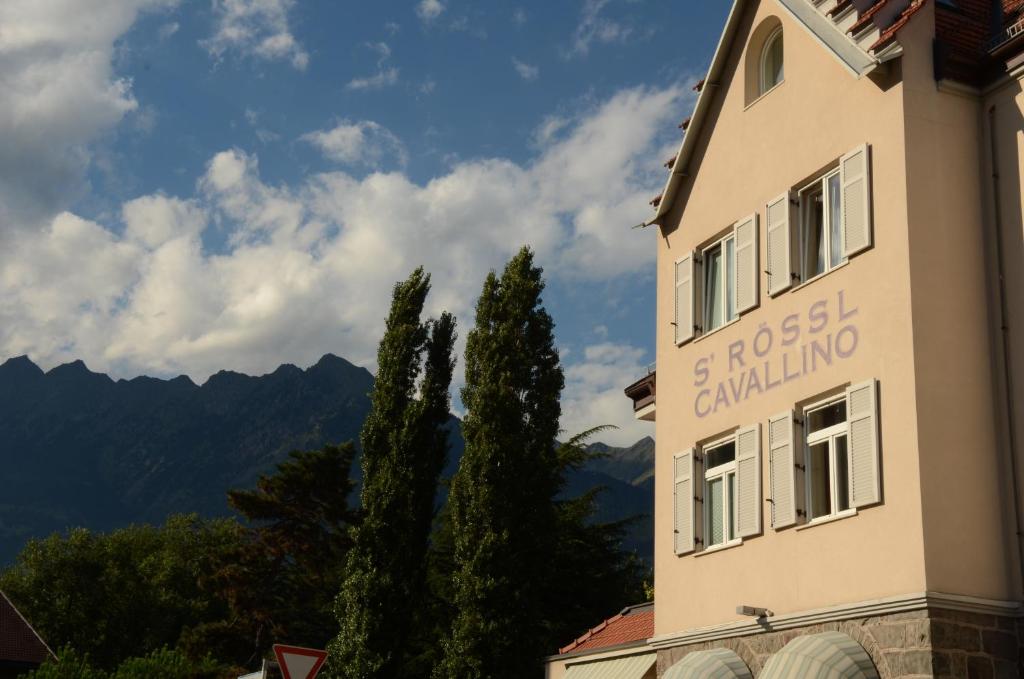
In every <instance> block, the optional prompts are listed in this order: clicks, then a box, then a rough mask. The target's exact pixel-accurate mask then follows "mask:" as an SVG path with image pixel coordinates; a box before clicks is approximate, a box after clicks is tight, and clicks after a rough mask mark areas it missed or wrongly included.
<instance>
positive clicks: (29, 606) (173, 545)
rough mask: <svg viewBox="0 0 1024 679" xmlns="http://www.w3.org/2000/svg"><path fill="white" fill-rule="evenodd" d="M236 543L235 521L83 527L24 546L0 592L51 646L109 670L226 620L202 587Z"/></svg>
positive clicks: (177, 519) (0, 579) (2, 577)
mask: <svg viewBox="0 0 1024 679" xmlns="http://www.w3.org/2000/svg"><path fill="white" fill-rule="evenodd" d="M241 539H242V537H241V531H240V529H239V527H238V525H237V523H236V522H235V521H232V520H228V519H220V520H214V521H202V520H200V519H198V518H197V517H195V516H194V515H192V516H174V517H171V518H170V519H168V521H167V523H166V524H165V525H164V526H163V527H162V528H155V527H152V526H131V527H129V528H124V529H121V530H118V531H114V532H113V533H110V534H106V535H104V534H97V533H92V532H90V531H88V530H85V529H82V528H80V529H77V530H74V531H72V532H71V533H69V534H68V535H67V536H61V535H52V536H50V537H49V538H46V539H44V540H34V541H32V542H30V543H29V544H28V546H27V547H26V548H25V549H24V550H23V551H22V553H21V554H20V555H19V556H18V560H17V562H16V563H15V565H14V566H13V567H11V568H9V569H7V570H6V571H4V572H3V573H2V574H0V589H2V590H3V591H4V592H5V593H6V594H7V595H8V596H9V597H10V599H11V601H12V602H13V603H14V604H15V606H17V607H18V609H19V610H20V611H21V612H22V613H23V614H24V615H25V617H26V618H27V619H29V620H31V621H32V624H33V626H34V627H35V628H36V630H38V631H39V633H40V634H41V635H42V637H43V638H44V639H46V640H47V642H49V643H50V644H51V645H52V646H53V647H63V646H71V647H73V648H74V649H76V650H77V651H78V652H79V653H83V654H88V655H89V657H90V658H91V662H92V664H94V665H95V666H96V667H97V668H99V669H104V670H109V669H113V668H115V667H116V666H117V665H118V664H120V663H121V661H122V660H123V659H124V658H128V657H132V656H135V655H138V654H145V653H148V652H150V651H151V650H155V649H159V648H160V647H162V646H174V645H176V644H177V642H178V637H179V635H180V634H181V632H182V629H185V628H188V627H190V626H192V625H195V624H197V623H201V622H203V621H206V620H217V619H221V618H223V617H224V615H225V614H226V612H227V611H226V607H224V606H223V604H221V603H220V602H218V601H216V600H213V599H211V597H209V596H208V595H207V594H206V593H205V592H203V591H202V589H201V588H200V586H199V585H198V580H199V578H200V576H201V575H202V574H204V573H208V572H210V570H211V569H213V568H214V566H215V564H217V563H219V562H220V560H221V559H222V557H223V555H224V554H227V553H229V552H231V551H233V550H235V549H237V547H238V545H239V544H240V542H241Z"/></svg>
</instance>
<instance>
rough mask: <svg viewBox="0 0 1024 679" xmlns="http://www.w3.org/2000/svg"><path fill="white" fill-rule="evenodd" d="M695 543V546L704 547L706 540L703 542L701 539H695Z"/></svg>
mask: <svg viewBox="0 0 1024 679" xmlns="http://www.w3.org/2000/svg"><path fill="white" fill-rule="evenodd" d="M693 542H694V543H695V544H698V545H703V544H704V540H702V539H701V538H694V539H693Z"/></svg>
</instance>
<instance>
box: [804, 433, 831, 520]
mask: <svg viewBox="0 0 1024 679" xmlns="http://www.w3.org/2000/svg"><path fill="white" fill-rule="evenodd" d="M808 452H809V455H808V457H809V459H808V460H807V462H808V465H807V466H808V469H807V478H808V481H809V483H810V484H811V506H810V508H809V509H810V518H811V519H816V518H818V517H819V516H827V515H828V514H831V513H832V493H831V490H830V489H829V459H828V458H829V455H828V441H822V442H821V443H818V444H816V445H813V446H811V447H810V450H809V451H808Z"/></svg>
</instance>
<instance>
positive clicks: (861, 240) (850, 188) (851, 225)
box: [839, 144, 871, 257]
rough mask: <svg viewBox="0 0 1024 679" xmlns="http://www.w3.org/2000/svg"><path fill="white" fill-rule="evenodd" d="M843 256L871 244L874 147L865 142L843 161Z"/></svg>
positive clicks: (841, 179) (840, 172) (840, 165)
mask: <svg viewBox="0 0 1024 679" xmlns="http://www.w3.org/2000/svg"><path fill="white" fill-rule="evenodd" d="M839 174H840V177H839V183H840V185H841V187H842V188H841V196H840V204H841V205H842V214H843V224H842V226H843V256H845V257H850V256H852V255H855V254H857V253H858V252H861V251H863V250H867V249H868V248H869V247H871V148H870V147H869V146H868V145H867V144H864V145H863V146H859V147H857V148H856V149H854V150H853V151H850V152H849V153H847V154H846V155H845V156H843V157H842V159H841V160H840V161H839Z"/></svg>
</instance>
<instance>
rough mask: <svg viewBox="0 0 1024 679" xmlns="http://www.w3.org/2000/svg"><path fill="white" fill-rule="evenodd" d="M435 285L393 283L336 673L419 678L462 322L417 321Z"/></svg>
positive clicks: (422, 279)
mask: <svg viewBox="0 0 1024 679" xmlns="http://www.w3.org/2000/svg"><path fill="white" fill-rule="evenodd" d="M429 290H430V276H429V275H428V274H425V273H424V272H423V269H422V268H419V269H416V271H414V272H413V273H412V275H410V276H409V278H408V279H407V280H405V281H404V282H401V283H398V284H396V285H395V288H394V293H393V296H392V302H391V311H390V314H389V315H388V319H387V325H386V330H385V333H384V337H383V339H381V342H380V346H379V349H378V354H377V365H378V372H377V379H376V382H375V384H374V388H373V394H372V400H371V408H370V413H369V415H368V417H367V419H366V422H365V423H364V425H363V430H362V433H361V437H360V438H361V443H362V469H363V488H362V504H363V517H362V522H361V523H360V525H359V526H358V527H356V528H355V529H354V531H353V542H354V544H353V546H352V548H351V550H350V551H349V554H348V560H347V564H346V575H345V581H344V584H343V585H342V588H341V592H340V593H339V595H338V597H337V599H336V601H335V613H336V615H337V617H338V622H339V625H340V631H339V633H338V636H337V638H336V639H335V640H334V641H333V642H332V643H331V644H330V647H329V650H330V656H329V657H330V661H329V662H330V665H331V667H330V668H329V672H330V673H332V674H333V675H334V676H337V677H346V678H351V679H355V678H357V677H358V678H360V679H369V678H372V677H381V678H383V677H387V678H388V679H394V678H396V677H399V678H401V677H407V676H413V670H412V669H411V668H410V662H411V657H412V656H413V655H414V653H415V649H412V648H410V644H409V639H410V636H411V633H412V631H413V629H414V626H415V625H416V624H417V623H418V622H420V621H419V619H418V618H419V611H420V610H421V608H422V606H421V604H422V599H423V596H424V595H423V592H424V589H425V580H426V570H425V564H426V561H427V548H428V538H429V533H430V527H431V523H432V519H433V516H434V502H435V497H436V494H437V487H438V477H439V476H440V473H441V470H442V468H443V466H444V462H445V458H446V456H447V451H448V431H447V428H446V425H447V423H448V419H449V410H450V396H449V392H448V389H449V386H450V384H451V377H452V370H453V369H454V361H453V359H452V346H453V345H454V342H455V319H454V318H453V317H452V316H451V315H450V314H448V313H443V314H442V315H441V317H440V319H438V320H436V321H434V320H430V321H426V322H421V321H420V315H421V313H422V311H423V304H424V301H425V300H426V297H427V293H428V292H429ZM421 375H422V381H421V383H420V385H419V389H418V390H417V382H418V381H419V380H420V377H421ZM417 391H418V393H417Z"/></svg>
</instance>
